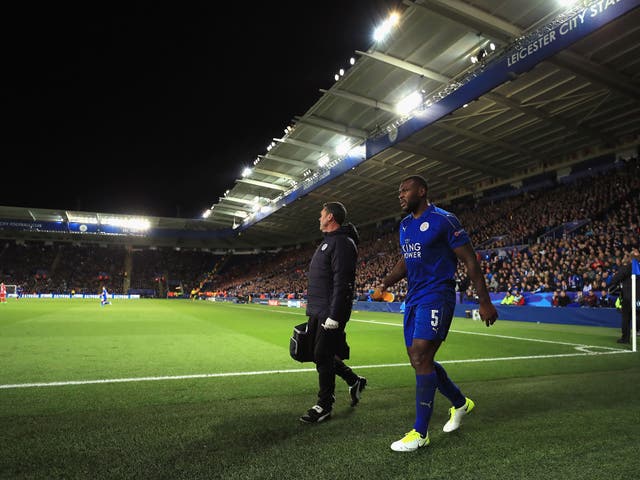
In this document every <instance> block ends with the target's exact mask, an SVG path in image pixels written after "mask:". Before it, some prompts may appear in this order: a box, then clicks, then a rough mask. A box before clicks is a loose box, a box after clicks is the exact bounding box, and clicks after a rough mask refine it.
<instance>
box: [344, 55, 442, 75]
mask: <svg viewBox="0 0 640 480" xmlns="http://www.w3.org/2000/svg"><path fill="white" fill-rule="evenodd" d="M356 53H357V54H358V55H362V56H363V57H369V58H373V59H374V60H378V61H379V62H382V63H386V64H389V65H393V66H394V67H398V68H401V69H402V70H407V71H408V72H413V73H415V74H418V75H420V76H423V77H426V78H430V79H432V80H435V81H437V82H440V83H449V82H450V81H451V79H450V78H449V77H447V76H445V75H442V74H440V73H438V72H434V71H433V70H428V69H426V68H422V67H419V66H418V65H415V64H413V63H410V62H405V61H404V60H400V59H399V58H396V57H392V56H391V55H386V54H384V53H380V52H362V51H360V50H356Z"/></svg>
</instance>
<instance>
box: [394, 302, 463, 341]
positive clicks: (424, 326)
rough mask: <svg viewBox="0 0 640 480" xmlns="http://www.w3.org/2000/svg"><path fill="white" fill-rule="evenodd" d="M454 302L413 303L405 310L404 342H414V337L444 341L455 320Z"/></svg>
mask: <svg viewBox="0 0 640 480" xmlns="http://www.w3.org/2000/svg"><path fill="white" fill-rule="evenodd" d="M454 306H455V305H454V304H452V303H450V302H439V303H427V304H424V305H412V306H409V307H407V308H406V309H405V311H404V343H405V345H406V346H407V347H410V346H411V345H412V344H413V339H414V338H420V339H423V340H441V341H444V340H445V339H446V338H447V334H448V333H449V327H451V320H453V310H454Z"/></svg>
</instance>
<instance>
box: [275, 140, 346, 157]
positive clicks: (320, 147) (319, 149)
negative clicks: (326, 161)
mask: <svg viewBox="0 0 640 480" xmlns="http://www.w3.org/2000/svg"><path fill="white" fill-rule="evenodd" d="M273 141H274V142H280V143H286V144H287V145H294V146H296V147H301V148H306V149H307V150H312V151H314V152H322V153H327V154H329V155H333V154H334V153H335V152H334V151H333V149H332V148H328V147H325V146H324V145H316V144H315V143H308V142H302V141H300V140H296V139H294V138H289V137H284V138H274V139H273Z"/></svg>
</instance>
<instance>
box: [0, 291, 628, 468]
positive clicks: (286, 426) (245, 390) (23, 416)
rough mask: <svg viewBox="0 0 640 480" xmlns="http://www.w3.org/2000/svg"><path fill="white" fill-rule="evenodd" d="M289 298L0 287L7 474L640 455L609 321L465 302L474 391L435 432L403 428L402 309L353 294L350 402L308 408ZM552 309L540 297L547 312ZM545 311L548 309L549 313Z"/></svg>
mask: <svg viewBox="0 0 640 480" xmlns="http://www.w3.org/2000/svg"><path fill="white" fill-rule="evenodd" d="M302 313H303V312H301V311H300V310H298V309H288V308H284V307H264V306H258V305H232V304H219V303H217V304H214V303H210V302H200V301H199V302H191V301H180V300H173V301H171V300H128V301H127V300H123V301H117V300H116V301H113V304H112V305H108V306H105V307H101V306H100V304H99V301H98V300H60V299H56V300H51V299H49V300H28V299H22V300H19V301H17V300H15V299H9V302H8V303H7V304H4V305H0V361H1V365H2V368H1V369H0V425H1V428H2V433H1V438H2V441H1V442H0V478H2V479H5V478H6V479H23V478H24V479H54V478H65V479H75V478H78V479H84V478H86V479H95V478H105V479H106V478H145V479H146V478H163V479H212V478H221V479H235V478H237V479H254V478H255V479H262V478H264V479H267V478H272V479H287V478H296V479H325V478H326V479H332V480H336V479H354V478H377V479H395V478H397V479H404V478H429V479H450V478H454V479H494V478H495V479H515V478H523V479H524V478H526V479H538V478H539V479H549V478H562V479H563V480H566V479H584V478H590V479H600V478H602V479H610V478H633V477H635V476H636V475H637V471H638V470H639V469H640V458H639V457H638V455H637V445H638V443H640V433H639V432H640V409H638V407H637V405H638V398H639V396H640V395H639V394H640V388H639V387H638V386H639V385H640V368H639V367H638V354H637V353H630V352H629V351H628V350H625V349H624V348H619V345H618V344H616V343H615V340H616V338H618V337H619V331H618V330H617V329H607V328H596V327H577V326H568V325H547V324H544V323H541V324H533V323H519V322H510V321H500V320H499V321H498V322H497V323H496V324H495V325H494V326H493V327H491V328H487V327H486V326H484V324H482V323H481V322H477V321H472V320H470V319H466V318H465V319H462V318H457V319H455V320H454V323H453V326H452V330H451V333H450V335H449V338H448V340H447V341H446V342H445V344H444V345H443V346H442V348H441V349H440V352H439V355H438V359H439V361H440V362H441V363H443V364H444V365H445V368H446V369H447V371H448V372H449V374H450V376H451V377H452V379H453V380H454V381H455V382H456V383H458V385H459V386H460V387H461V388H462V390H463V392H464V393H465V394H466V395H468V396H470V397H471V398H473V399H474V401H475V402H476V405H477V406H476V409H475V410H474V412H473V413H472V414H471V415H469V416H468V417H466V418H465V420H464V423H463V426H462V427H461V428H460V429H459V430H458V431H456V432H453V433H449V434H445V433H443V432H442V425H443V424H444V423H445V422H446V420H447V410H448V407H449V405H448V404H447V401H446V399H445V398H444V397H442V396H441V395H440V394H437V396H436V404H435V409H434V415H433V417H432V420H431V427H430V435H431V445H430V446H429V447H427V448H424V449H421V450H419V451H417V452H412V453H397V452H392V451H391V450H390V449H389V444H390V443H391V442H393V441H394V440H397V439H398V438H400V437H401V436H402V435H403V434H404V433H405V432H407V431H409V430H410V429H411V428H412V424H413V415H414V401H415V400H414V375H413V370H412V369H411V367H410V366H409V364H408V361H407V357H406V353H405V349H404V343H403V339H402V327H401V323H402V319H401V316H400V315H394V314H380V313H370V312H354V314H353V316H352V321H351V322H350V323H349V326H348V328H347V337H348V341H349V344H350V345H351V359H350V360H349V361H348V362H347V363H348V364H349V365H350V366H352V367H353V368H354V369H355V370H356V372H357V373H358V374H360V375H363V376H366V377H367V379H368V381H369V382H368V385H367V389H366V390H365V391H364V394H363V398H362V401H361V403H360V404H359V405H358V406H357V407H355V408H351V407H349V397H348V391H347V386H346V385H345V384H344V383H343V382H342V381H341V380H340V379H338V383H337V388H336V396H337V401H336V403H335V405H334V412H333V418H332V419H331V421H329V422H327V423H323V424H320V425H303V424H301V423H300V422H299V421H298V417H299V416H300V415H301V414H302V413H303V412H304V411H306V410H307V409H308V408H309V407H310V406H311V405H313V403H314V401H315V398H316V391H317V376H316V373H315V370H314V368H313V365H312V364H307V363H305V364H301V363H298V362H295V361H293V360H292V359H291V358H290V357H289V353H288V339H289V336H290V334H291V330H292V328H293V326H294V325H296V324H298V323H301V322H302V321H303V320H304V315H303V314H302ZM543 315H544V309H541V316H543ZM541 320H543V318H541Z"/></svg>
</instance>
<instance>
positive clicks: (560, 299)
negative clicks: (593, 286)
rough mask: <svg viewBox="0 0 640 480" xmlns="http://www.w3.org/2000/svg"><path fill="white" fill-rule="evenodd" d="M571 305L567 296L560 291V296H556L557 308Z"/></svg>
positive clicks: (563, 291)
mask: <svg viewBox="0 0 640 480" xmlns="http://www.w3.org/2000/svg"><path fill="white" fill-rule="evenodd" d="M570 303H571V297H570V296H569V295H567V292H566V291H565V290H560V294H559V295H558V306H559V307H566V306H567V305H569V304H570Z"/></svg>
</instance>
